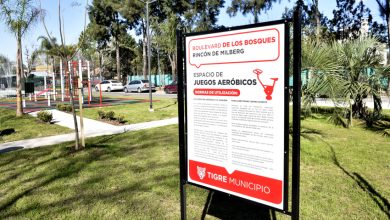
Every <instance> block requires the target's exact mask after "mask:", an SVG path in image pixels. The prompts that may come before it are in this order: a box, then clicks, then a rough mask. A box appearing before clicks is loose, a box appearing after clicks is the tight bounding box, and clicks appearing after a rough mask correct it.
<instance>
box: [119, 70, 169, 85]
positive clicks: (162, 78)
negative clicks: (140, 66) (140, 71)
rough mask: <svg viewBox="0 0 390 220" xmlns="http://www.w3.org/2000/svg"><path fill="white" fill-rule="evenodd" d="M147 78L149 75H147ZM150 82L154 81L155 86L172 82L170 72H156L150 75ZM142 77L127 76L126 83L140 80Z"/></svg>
mask: <svg viewBox="0 0 390 220" xmlns="http://www.w3.org/2000/svg"><path fill="white" fill-rule="evenodd" d="M147 78H148V79H149V77H147ZM151 78H152V83H154V84H155V85H156V86H165V85H169V84H171V83H172V82H173V79H172V74H169V73H164V74H157V75H151ZM142 79H144V77H143V76H142V75H141V76H127V83H129V82H130V81H133V80H142Z"/></svg>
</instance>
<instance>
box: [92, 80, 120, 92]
mask: <svg viewBox="0 0 390 220" xmlns="http://www.w3.org/2000/svg"><path fill="white" fill-rule="evenodd" d="M100 87H101V88H102V91H107V92H111V91H114V90H123V84H122V83H121V82H118V81H117V80H104V81H103V82H101V83H99V84H97V85H96V86H95V90H96V91H97V92H98V91H99V88H100Z"/></svg>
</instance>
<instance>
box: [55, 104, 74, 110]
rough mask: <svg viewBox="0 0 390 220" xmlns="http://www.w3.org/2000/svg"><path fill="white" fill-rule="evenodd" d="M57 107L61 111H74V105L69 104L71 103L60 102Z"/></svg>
mask: <svg viewBox="0 0 390 220" xmlns="http://www.w3.org/2000/svg"><path fill="white" fill-rule="evenodd" d="M56 108H57V109H58V110H60V111H64V112H71V111H72V109H73V108H72V106H71V105H69V104H62V103H58V104H57V105H56Z"/></svg>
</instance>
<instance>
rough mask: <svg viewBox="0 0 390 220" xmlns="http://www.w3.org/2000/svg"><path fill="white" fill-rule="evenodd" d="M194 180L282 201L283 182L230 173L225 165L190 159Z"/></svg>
mask: <svg viewBox="0 0 390 220" xmlns="http://www.w3.org/2000/svg"><path fill="white" fill-rule="evenodd" d="M189 169H190V170H189V172H190V177H191V179H192V180H194V181H197V182H200V183H204V184H208V185H210V186H215V187H218V188H221V189H225V190H229V191H232V192H236V193H239V194H243V195H246V196H249V197H253V198H256V199H261V200H264V201H268V202H271V203H274V204H280V203H281V202H282V190H283V182H282V181H281V180H276V179H271V178H267V177H263V176H258V175H254V174H250V173H245V172H242V171H238V170H236V171H234V172H233V173H232V174H229V173H228V172H227V171H226V169H225V168H224V167H219V166H214V165H211V164H207V163H201V162H197V161H193V160H190V161H189Z"/></svg>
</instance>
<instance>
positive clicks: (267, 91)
mask: <svg viewBox="0 0 390 220" xmlns="http://www.w3.org/2000/svg"><path fill="white" fill-rule="evenodd" d="M253 73H255V74H256V75H257V79H258V80H259V82H260V84H261V86H262V87H263V89H264V93H265V94H266V95H267V96H266V97H265V98H266V99H267V100H272V93H273V92H274V87H275V82H276V81H278V78H270V79H271V80H273V82H274V83H273V84H272V85H264V84H263V82H262V81H261V80H260V74H262V73H263V71H262V70H261V69H255V70H253Z"/></svg>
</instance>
